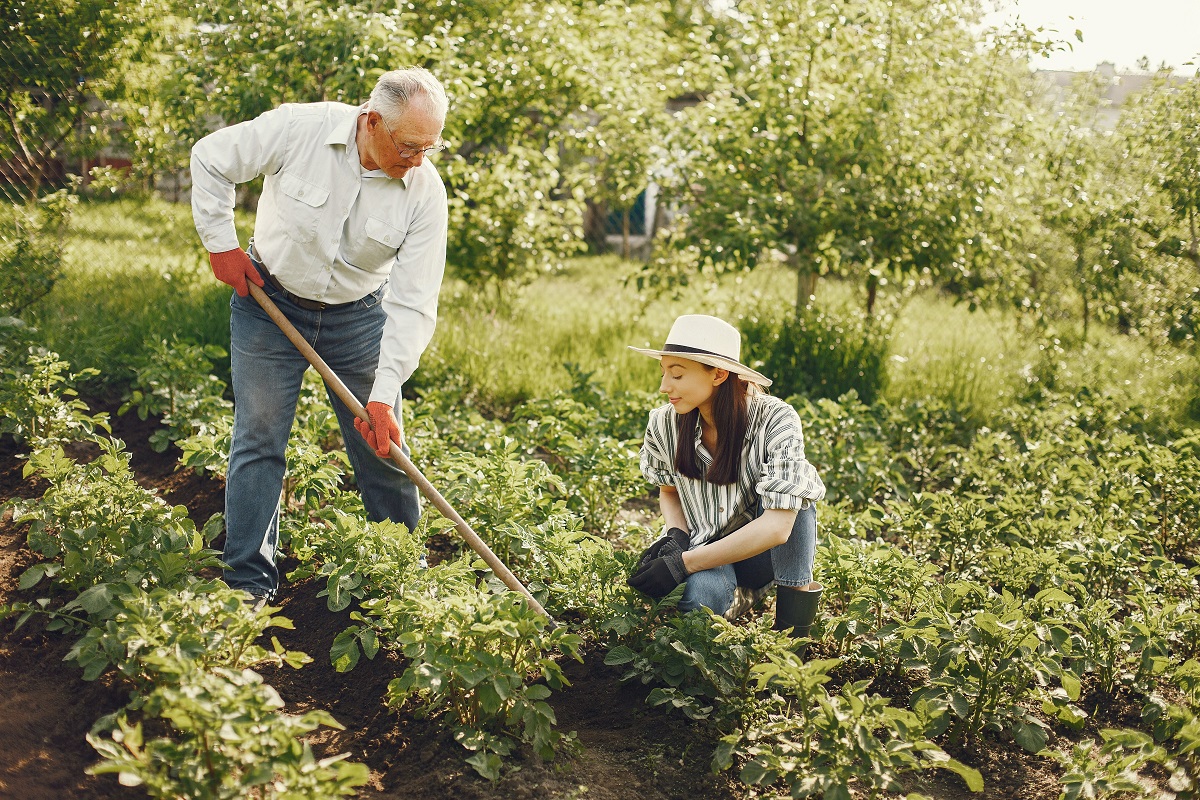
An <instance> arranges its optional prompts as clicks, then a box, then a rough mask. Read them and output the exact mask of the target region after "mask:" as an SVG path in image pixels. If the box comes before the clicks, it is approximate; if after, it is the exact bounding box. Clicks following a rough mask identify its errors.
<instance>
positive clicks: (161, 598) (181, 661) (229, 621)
mask: <svg viewBox="0 0 1200 800" xmlns="http://www.w3.org/2000/svg"><path fill="white" fill-rule="evenodd" d="M245 599H246V596H245V592H242V591H240V590H236V589H230V588H228V587H227V586H225V585H224V584H220V583H215V582H195V583H192V584H191V585H189V586H187V587H185V588H181V589H178V590H175V589H162V588H156V589H153V590H151V591H149V592H144V591H141V590H138V589H135V590H133V591H132V592H130V593H128V594H125V595H123V596H119V597H117V598H115V602H114V607H115V608H114V614H113V616H112V617H111V618H110V619H107V620H105V621H104V622H103V623H102V624H101V625H98V626H97V627H94V628H91V629H90V630H89V631H88V632H87V633H86V634H84V636H83V638H81V639H80V640H79V641H78V642H76V643H75V645H74V646H73V647H72V648H71V651H70V652H69V653H68V654H67V658H68V659H69V660H71V661H75V662H76V663H77V664H79V666H80V667H81V668H82V669H83V679H84V680H95V679H96V678H98V677H99V676H100V675H101V674H103V672H104V671H105V670H107V669H108V668H109V667H112V668H113V669H116V670H117V671H118V672H119V673H120V674H121V676H122V677H123V678H124V680H126V681H127V682H129V683H130V684H131V685H132V687H133V689H134V691H135V692H137V693H139V694H145V693H147V692H149V691H150V690H151V689H153V688H154V687H156V686H160V685H163V684H165V683H178V682H180V681H183V680H185V679H186V676H187V674H188V672H190V671H192V670H212V669H214V668H217V667H224V668H228V669H231V670H237V671H240V670H242V669H245V668H248V667H251V666H253V665H255V664H259V663H262V662H267V663H271V664H274V665H275V666H280V665H283V664H288V665H289V666H291V667H293V668H296V669H299V668H300V667H301V666H303V665H304V664H306V663H308V662H310V661H311V660H312V659H311V658H309V657H308V656H307V655H305V654H304V653H298V652H290V651H286V650H284V649H283V647H282V646H281V645H280V644H279V640H278V639H276V638H274V637H272V642H273V644H274V649H273V650H266V649H265V648H263V647H261V646H260V645H258V644H256V642H257V641H258V640H259V639H260V638H261V637H262V636H263V634H264V632H265V631H266V629H267V628H271V627H276V628H287V629H291V628H292V627H293V626H292V622H291V620H289V619H287V618H285V617H273V616H271V613H272V612H273V611H277V610H278V609H272V608H269V607H266V608H263V609H260V610H259V611H256V612H252V611H250V610H249V607H248V606H247V605H246V602H245Z"/></svg>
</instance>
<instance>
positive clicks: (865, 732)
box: [713, 653, 983, 800]
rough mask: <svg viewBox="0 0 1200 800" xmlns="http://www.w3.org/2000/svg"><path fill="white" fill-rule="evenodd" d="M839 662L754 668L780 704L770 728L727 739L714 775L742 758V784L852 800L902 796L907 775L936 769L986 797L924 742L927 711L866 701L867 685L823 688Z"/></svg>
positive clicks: (974, 776) (783, 661)
mask: <svg viewBox="0 0 1200 800" xmlns="http://www.w3.org/2000/svg"><path fill="white" fill-rule="evenodd" d="M836 663H837V662H836V661H833V660H826V661H812V662H809V663H802V662H801V661H800V660H799V659H797V658H796V657H795V656H794V655H792V654H790V653H788V654H786V655H785V656H783V657H780V656H774V657H772V658H771V659H770V661H768V662H765V663H762V664H759V665H758V666H756V667H755V668H754V677H755V678H756V679H757V684H758V687H759V689H767V688H771V689H773V690H774V691H776V692H778V693H779V695H780V697H779V700H778V702H779V703H780V704H779V705H776V706H775V707H774V708H773V709H772V710H771V711H770V712H769V713H768V715H767V717H766V719H765V721H763V722H761V723H759V724H756V725H754V726H748V727H747V728H746V729H744V730H739V731H737V732H735V733H733V734H730V735H728V736H725V737H724V738H722V740H721V744H720V745H719V746H718V748H717V751H716V752H715V753H714V755H713V766H714V768H716V769H728V768H729V767H730V766H731V765H732V763H733V758H734V757H735V756H737V757H740V758H742V759H745V763H744V765H743V766H742V768H741V773H740V776H741V779H742V781H743V782H745V783H748V784H750V785H751V786H763V787H770V786H772V785H773V784H775V783H776V782H778V781H783V782H784V783H786V784H787V786H788V787H789V788H790V790H791V796H792V797H813V798H817V797H821V798H840V799H841V800H849V798H850V797H851V796H852V795H851V787H852V786H853V787H856V788H858V789H860V790H863V791H866V792H867V794H868V796H870V797H877V796H879V793H880V792H896V791H903V788H904V785H903V783H902V781H901V778H902V777H903V776H904V775H905V774H906V773H911V772H916V771H919V770H924V769H938V768H940V769H948V770H951V771H953V772H955V773H957V774H958V775H959V776H961V777H962V778H963V780H964V781H965V782H966V784H967V787H968V788H969V789H970V790H971V791H973V792H978V791H982V789H983V779H982V777H981V776H980V775H979V772H978V771H976V770H974V769H972V768H970V767H967V766H966V765H964V764H961V763H960V762H958V761H956V760H954V759H952V758H950V756H948V755H947V754H946V753H945V752H944V751H943V750H942V749H941V748H939V747H938V746H937V745H935V744H934V743H933V742H931V741H929V740H928V739H925V738H924V736H925V731H926V730H927V728H928V727H929V724H930V719H929V715H928V713H926V709H924V708H923V707H922V709H921V711H920V712H917V711H908V710H905V709H897V708H893V707H891V706H890V705H889V704H888V702H887V700H885V699H884V698H882V697H880V696H879V695H869V696H868V695H867V693H866V689H867V686H868V685H869V682H868V681H860V682H857V683H848V684H846V685H845V686H843V687H842V691H841V693H840V694H837V695H830V694H829V693H827V692H826V690H825V689H824V687H823V684H824V683H825V682H827V681H828V680H829V677H828V675H827V672H828V671H829V669H830V668H831V667H833V666H834V665H836ZM908 796H909V797H913V796H914V795H912V794H910V795H908Z"/></svg>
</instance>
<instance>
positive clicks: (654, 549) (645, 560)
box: [630, 528, 692, 585]
mask: <svg viewBox="0 0 1200 800" xmlns="http://www.w3.org/2000/svg"><path fill="white" fill-rule="evenodd" d="M691 546H692V537H690V536H689V535H688V533H687V531H685V530H683V529H682V528H671V529H670V530H669V531H667V532H666V535H664V536H662V537H660V538H659V539H658V540H656V541H655V542H654V544H652V545H650V546H649V547H647V548H646V551H645V552H644V553H642V557H641V558H639V559H638V563H637V566H636V567H634V569H633V574H634V575H637V574H638V573H639V572H641V571H642V570H644V569H645V568H646V567H647V566H649V565H650V562H651V561H653V560H654V559H656V558H658V557H659V556H663V555H666V553H664V552H663V550H664V548H665V549H667V550H672V549H678V550H679V552H681V553H682V552H684V551H685V550H687V549H688V548H689V547H691ZM630 585H632V584H630Z"/></svg>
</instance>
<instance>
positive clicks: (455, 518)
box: [246, 281, 556, 626]
mask: <svg viewBox="0 0 1200 800" xmlns="http://www.w3.org/2000/svg"><path fill="white" fill-rule="evenodd" d="M246 283H247V285H248V286H249V287H250V294H251V295H252V296H253V297H254V299H255V300H257V301H258V304H259V305H260V306H262V308H263V311H266V312H267V315H268V316H269V317H270V318H271V319H273V320H274V321H275V324H276V325H278V326H279V329H280V330H281V331H283V333H284V335H285V336H287V338H288V339H289V340H291V342H292V344H294V345H296V349H297V350H299V351H300V352H301V354H303V356H304V357H305V358H306V359H308V363H310V364H312V365H313V368H314V369H316V371H317V372H318V373H320V375H321V377H322V378H324V380H325V383H326V384H328V386H329V388H331V389H332V390H333V393H334V394H336V395H337V396H338V397H339V398H340V399H341V401H342V402H343V403H345V404H346V407H347V408H349V409H350V410H351V411H352V412H353V413H354V416H356V417H358V418H359V419H361V420H363V421H365V422H367V423H368V424H369V423H370V422H371V418H370V417H369V416H367V410H366V409H365V408H363V404H362V403H360V402H358V398H357V397H355V396H354V395H353V394H352V393H351V392H350V390H349V389H348V388H346V384H344V383H342V379H341V378H339V377H338V376H337V375H336V374H335V373H334V371H333V370H332V369H330V368H329V365H328V364H326V363H325V360H324V359H322V358H321V357H320V356H319V355H317V351H316V350H313V349H312V346H311V345H309V343H308V342H306V341H305V340H304V337H303V336H301V335H300V332H299V331H298V330H296V327H295V326H294V325H292V323H291V321H290V320H288V318H287V317H285V316H284V315H283V312H282V311H280V310H279V307H278V306H277V305H275V303H273V302H272V301H271V298H269V297H267V295H266V292H264V291H263V290H262V289H260V288H259V287H258V286H256V285H255V284H254V283H252V282H250V281H247V282H246ZM390 455H391V457H392V460H393V461H395V462H396V464H397V466H399V467H400V469H402V470H404V474H405V475H407V476H408V477H409V479H410V480H411V481H412V482H413V483H415V484H416V485H417V488H418V489H420V490H421V494H423V495H425V497H426V498H428V500H429V502H431V503H433V505H434V508H436V509H437V510H438V511H440V512H441V513H442V514H443V515H444V516H445V517H446V519H448V520H450V521H451V522H453V523H454V527H455V529H456V530H457V531H458V533H459V535H460V536H462V538H463V539H465V540H466V542H467V544H469V545H470V546H471V549H472V550H474V551H475V552H476V553H478V554H479V555H480V557H481V558H483V560H484V561H485V562H486V563H487V565H488V566H489V567H491V569H492V572H494V573H495V574H496V576H497V577H498V578H500V580H502V581H504V585H505V586H507V587H508V588H509V589H512V590H513V591H514V592H520V593H521V594H522V595H523V596H524V597H525V602H527V603H529V606H530V607H531V608H532V609H533V610H534V611H536V612H538V613H539V614H541V615H542V616H544V617H545V618H546V619H548V620H550V624H551V625H552V626H554V625H555V624H556V623H555V622H554V618H553V617H551V616H550V614H548V613H547V612H546V609H544V608H542V604H541V603H539V602H538V601H537V600H536V599H535V598H534V596H533V595H532V594H530V593H529V590H528V589H526V588H525V586H524V584H522V583H521V582H520V581H519V580H517V576H516V575H513V573H512V570H510V569H509V568H508V567H507V566H505V565H504V562H503V561H501V560H500V559H499V558H498V557H497V556H496V554H495V553H493V552H492V549H491V548H490V547H488V546H487V542H485V541H483V539H481V538H479V534H477V533H475V531H473V530H472V529H471V526H470V525H468V524H467V521H466V520H464V519H463V518H462V517H461V516H459V514H458V512H457V511H455V510H454V507H453V506H451V505H450V502H449V501H448V500H446V498H445V497H442V493H441V492H439V491H438V490H437V488H436V487H434V485H433V484H432V483H430V482H429V480H428V479H427V478H426V477H425V476H424V475H422V474H421V471H420V470H419V469H417V467H416V465H415V464H413V463H412V460H411V459H409V457H408V456H406V455H404V451H403V450H401V449H400V446H399V445H397V444H396V443H395V442H392V443H391V453H390Z"/></svg>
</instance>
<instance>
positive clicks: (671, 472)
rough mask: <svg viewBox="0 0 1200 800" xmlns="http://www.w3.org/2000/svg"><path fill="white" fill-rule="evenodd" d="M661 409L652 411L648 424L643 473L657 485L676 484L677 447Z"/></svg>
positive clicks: (643, 453)
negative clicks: (675, 451)
mask: <svg viewBox="0 0 1200 800" xmlns="http://www.w3.org/2000/svg"><path fill="white" fill-rule="evenodd" d="M667 410H670V409H667ZM661 411H662V409H658V410H656V411H653V412H651V414H650V422H649V423H648V424H647V425H646V437H645V438H644V439H643V440H642V454H641V466H642V475H644V476H645V478H646V480H647V481H649V482H650V483H652V484H654V485H655V486H674V485H675V483H676V479H677V476H676V473H675V467H674V463H675V458H674V449H675V448H674V447H672V446H671V437H670V431H668V430H667V429H666V427H665V425H664V424H663V416H664V415H663V414H661V413H660V412H661ZM668 453H670V455H668Z"/></svg>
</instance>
